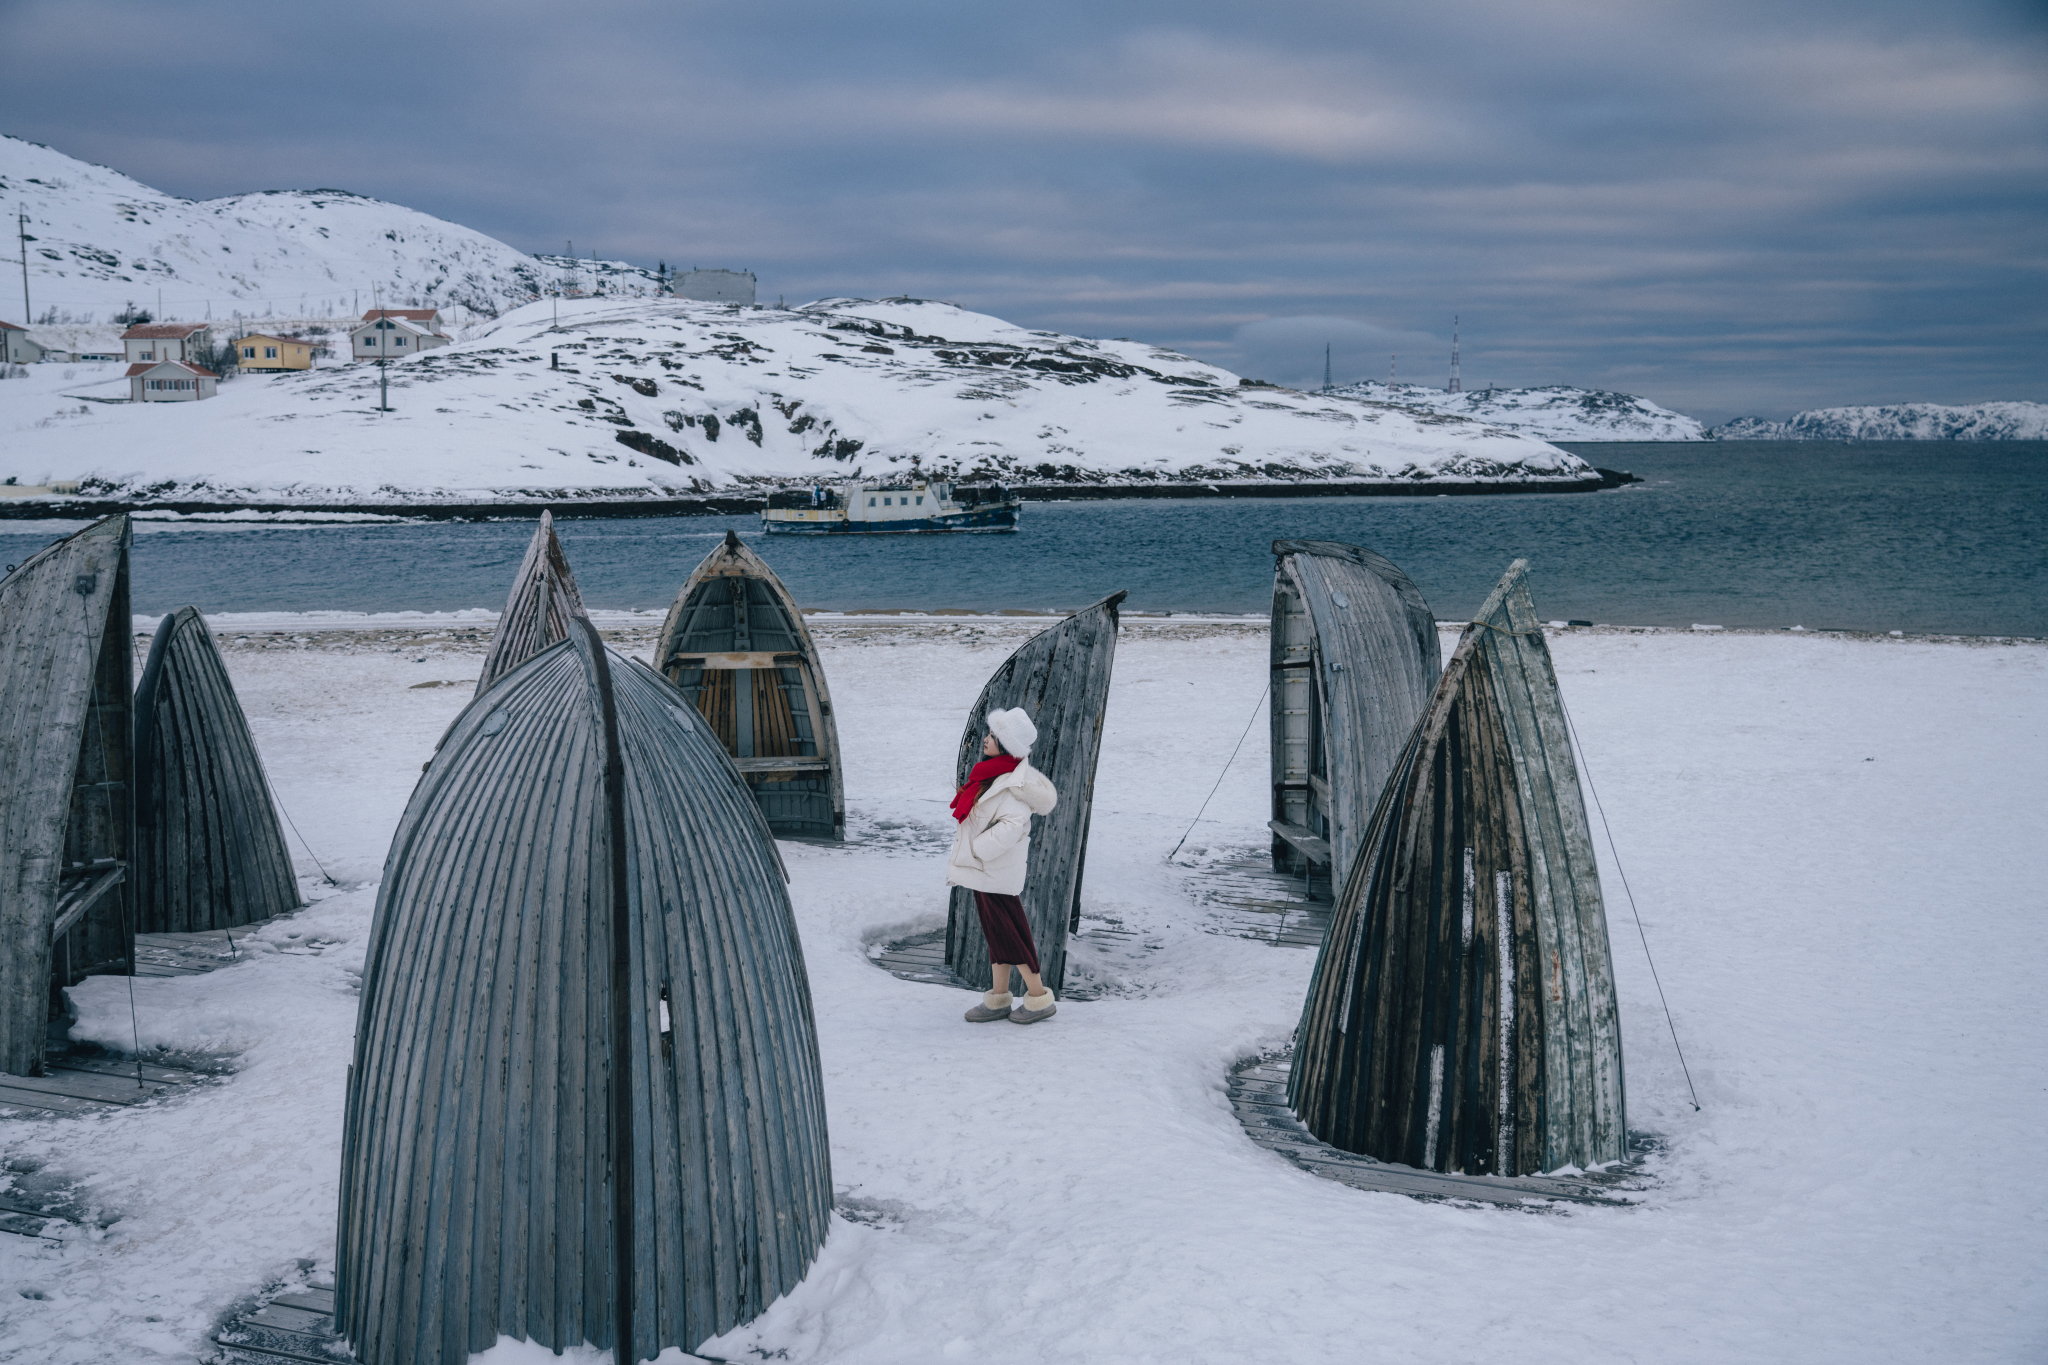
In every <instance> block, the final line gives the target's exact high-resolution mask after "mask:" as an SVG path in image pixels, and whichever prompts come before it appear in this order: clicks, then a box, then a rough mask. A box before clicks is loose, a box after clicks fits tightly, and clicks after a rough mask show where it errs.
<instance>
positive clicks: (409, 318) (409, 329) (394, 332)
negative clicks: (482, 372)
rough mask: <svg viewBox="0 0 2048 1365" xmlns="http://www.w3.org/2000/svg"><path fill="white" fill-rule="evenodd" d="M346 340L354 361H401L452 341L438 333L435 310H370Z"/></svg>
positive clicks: (439, 324)
mask: <svg viewBox="0 0 2048 1365" xmlns="http://www.w3.org/2000/svg"><path fill="white" fill-rule="evenodd" d="M348 339H349V350H350V353H351V354H352V355H354V357H355V358H356V359H357V360H377V359H380V358H382V359H385V360H403V359H404V358H405V357H406V356H409V355H418V354H419V353H420V352H421V351H431V350H433V349H434V348H435V347H436V346H446V345H447V344H448V343H449V342H451V341H453V340H454V338H453V337H451V336H449V335H448V334H447V333H446V332H444V331H442V330H441V310H440V309H438V308H372V309H371V310H370V311H369V312H367V313H365V314H363V320H362V321H361V322H360V323H358V324H357V325H356V326H355V327H353V328H351V329H350V331H349V334H348Z"/></svg>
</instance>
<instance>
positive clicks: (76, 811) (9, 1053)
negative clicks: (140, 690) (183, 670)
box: [0, 516, 135, 1076]
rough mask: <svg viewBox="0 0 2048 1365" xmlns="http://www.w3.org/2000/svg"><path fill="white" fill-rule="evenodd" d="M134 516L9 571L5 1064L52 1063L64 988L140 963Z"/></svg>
mask: <svg viewBox="0 0 2048 1365" xmlns="http://www.w3.org/2000/svg"><path fill="white" fill-rule="evenodd" d="M128 546H129V530H128V518H127V517H125V516H114V517H108V518H106V519H105V520H103V521H99V522H95V523H94V524H93V525H91V526H88V527H87V528H85V529H84V530H82V531H79V532H77V533H76V534H75V535H71V536H67V537H65V538H64V539H63V540H60V541H58V542H57V543H55V544H54V545H51V546H49V547H48V548H46V549H44V550H41V551H39V552H38V553H36V554H35V555H33V556H32V557H30V558H29V559H28V560H27V561H26V562H25V563H23V564H22V565H21V566H20V567H19V568H17V569H15V570H14V571H13V572H12V573H10V574H8V575H7V576H6V578H5V579H0V641H4V646H5V647H4V648H0V850H4V852H5V856H4V857H0V1071H6V1072H8V1073H9V1074H12V1075H16V1076H32V1075H37V1074H39V1073H40V1072H41V1070H42V1065H43V1049H44V1046H45V1044H46V1042H47V1039H48V1036H49V1031H48V1025H49V1021H50V1020H51V1019H53V1018H58V1017H61V1015H62V1014H63V1009H64V1002H63V997H62V992H63V990H64V988H65V987H68V986H74V985H76V984H78V982H80V981H82V980H84V979H85V978H86V977H87V976H88V975H94V974H98V973H106V972H118V973H122V974H126V973H129V972H132V971H133V970H134V959H135V912H134V901H133V884H132V882H131V880H130V877H129V872H130V865H131V862H132V859H133V850H134V846H135V824H134V809H135V808H134V801H133V798H132V795H131V792H130V783H131V781H132V780H133V772H134V757H135V751H134V743H135V737H134V721H133V697H132V695H131V693H130V687H131V685H132V681H133V678H134V647H133V639H132V633H131V632H132V621H133V618H132V617H131V615H130V613H129V605H128Z"/></svg>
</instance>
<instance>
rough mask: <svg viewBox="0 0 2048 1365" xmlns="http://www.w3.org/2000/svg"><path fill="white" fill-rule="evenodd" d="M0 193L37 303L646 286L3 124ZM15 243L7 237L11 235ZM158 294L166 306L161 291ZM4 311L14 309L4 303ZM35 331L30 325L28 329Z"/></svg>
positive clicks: (308, 309)
mask: <svg viewBox="0 0 2048 1365" xmlns="http://www.w3.org/2000/svg"><path fill="white" fill-rule="evenodd" d="M0 194H4V195H5V197H6V200H7V207H8V210H9V213H10V220H9V224H8V226H9V236H10V238H11V237H12V235H13V234H12V228H13V222H12V218H11V214H12V213H13V212H14V211H15V210H20V211H22V212H25V213H27V214H28V217H29V226H28V233H29V237H30V243H29V268H30V271H31V276H30V283H31V286H32V288H31V291H30V303H31V306H33V307H34V309H35V311H36V314H37V316H38V317H40V316H43V315H44V314H45V313H46V312H49V311H54V312H55V313H56V314H57V320H58V321H60V322H62V321H71V322H86V323H101V324H105V323H108V322H111V321H112V319H113V315H114V314H115V313H116V312H117V311H120V310H122V309H124V308H127V307H129V306H131V305H132V306H133V307H135V308H139V309H143V310H146V311H148V312H151V313H154V314H158V316H159V320H161V321H172V320H182V321H190V322H197V321H200V320H202V319H205V318H213V319H218V320H221V321H225V320H227V319H228V318H230V317H231V316H235V315H243V316H264V317H276V316H282V315H287V314H292V315H300V316H318V317H346V316H359V315H360V314H361V312H362V310H363V309H366V308H369V307H370V306H371V305H372V302H373V299H377V298H381V300H382V302H383V303H384V304H385V305H386V306H387V307H435V306H438V307H441V308H450V307H456V308H461V309H467V310H475V311H477V312H482V313H497V312H499V311H500V310H501V309H503V308H506V307H508V306H510V305H512V304H515V303H521V302H524V301H525V300H527V299H529V298H532V297H534V296H535V295H536V294H539V293H541V292H544V291H545V290H547V289H552V288H554V287H556V286H557V285H569V286H570V287H575V288H581V289H586V290H588V289H595V288H598V287H599V286H600V285H601V286H602V287H604V288H605V289H607V290H609V291H611V292H615V293H616V292H621V291H627V292H630V291H633V290H641V291H651V290H652V288H653V287H654V283H655V281H654V279H653V274H652V272H650V271H646V270H642V269H639V268H638V267H635V266H631V265H627V264H626V263H625V262H623V261H601V262H590V261H582V262H576V263H574V264H572V263H570V262H568V261H565V260H563V259H562V258H559V257H537V256H529V255H528V254H526V253H525V252H523V251H520V250H518V249H517V248H515V247H511V246H508V245H506V244H505V243H504V242H501V241H499V240H498V239H497V238H495V237H489V236H486V235H485V234H483V233H481V232H477V231H475V230H474V229H472V228H466V227H463V226H462V225H460V224H459V223H450V222H447V221H446V220H444V219H440V218H435V217H433V216H432V215H431V214H425V213H421V212H420V211H418V210H417V209H409V208H406V207H404V206H403V205H399V204H387V203H385V202H384V201H383V200H381V199H371V198H368V197H366V196H364V195H360V194H351V193H349V192H348V191H347V190H326V189H316V190H265V191H261V192H258V193H255V194H238V195H233V196H230V197H228V198H226V199H207V200H201V201H197V202H195V201H193V200H189V199H179V198H176V197H175V196H173V195H168V194H165V193H164V192H163V191H161V190H155V189H151V188H150V187H149V186H147V185H145V184H143V183H142V182H141V181H139V180H135V179H133V178H131V177H129V176H125V175H123V174H121V173H120V172H119V171H115V170H110V169H109V168H107V167H105V166H96V165H94V164H92V163H91V162H89V161H80V160H78V159H77V158H76V157H70V156H66V155H64V153H62V152H60V151H57V150H56V149H55V148H52V147H45V146H43V145H41V144H39V143H34V142H28V141H24V140H23V139H21V138H18V137H8V136H5V135H0ZM10 249H11V247H10ZM160 298H161V300H162V305H161V312H160V313H159V303H158V300H159V299H160ZM0 317H5V318H7V319H9V320H10V321H14V322H19V323H23V324H28V323H32V322H33V321H34V319H32V318H20V317H16V316H15V308H14V303H13V302H10V303H8V304H7V305H5V306H0ZM31 330H32V331H33V329H31Z"/></svg>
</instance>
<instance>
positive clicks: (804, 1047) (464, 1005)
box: [336, 619, 832, 1365]
mask: <svg viewBox="0 0 2048 1365" xmlns="http://www.w3.org/2000/svg"><path fill="white" fill-rule="evenodd" d="M341 1181H342V1184H341V1211H340V1226H339V1230H338V1246H337V1252H336V1293H337V1298H336V1315H337V1321H338V1324H339V1326H340V1328H341V1330H342V1332H343V1334H344V1335H345V1336H346V1337H347V1338H348V1341H349V1342H350V1344H351V1345H352V1346H353V1347H354V1349H355V1352H356V1355H357V1358H358V1359H359V1360H361V1361H363V1362H365V1363H366V1365H401V1362H403V1363H404V1365H460V1362H463V1361H466V1360H467V1359H468V1357H469V1355H470V1353H472V1352H476V1351H482V1350H484V1349H486V1348H487V1347H490V1346H491V1345H493V1344H494V1343H495V1342H496V1341H497V1340H498V1338H499V1337H500V1336H510V1337H515V1338H521V1339H525V1340H529V1341H533V1342H537V1343H540V1344H542V1345H544V1346H547V1347H550V1348H551V1349H553V1350H555V1351H557V1352H560V1351H562V1350H564V1349H566V1348H569V1347H573V1346H576V1345H579V1344H581V1343H583V1342H586V1341H587V1342H590V1343H592V1344H594V1345H596V1346H599V1347H602V1348H607V1349H613V1350H614V1351H615V1354H616V1357H617V1358H618V1359H621V1360H633V1361H640V1360H647V1359H650V1358H652V1357H654V1356H655V1355H657V1354H659V1353H660V1352H661V1351H662V1350H663V1349H665V1348H668V1347H678V1348H681V1349H682V1350H684V1351H687V1350H689V1349H690V1348H692V1347H694V1346H696V1345H697V1344H698V1343H700V1342H702V1341H703V1340H704V1339H705V1338H706V1337H709V1336H712V1335H714V1334H716V1333H720V1332H724V1331H728V1330H730V1329H731V1328H733V1327H735V1326H737V1325H739V1324H740V1323H743V1322H746V1321H748V1320H749V1319H751V1318H753V1317H755V1316H757V1315H758V1314H760V1313H761V1312H762V1311H763V1310H764V1309H766V1308H767V1307H768V1305H769V1303H770V1302H772V1301H773V1300H774V1299H775V1298H776V1297H777V1296H778V1295H781V1294H782V1293H784V1292H786V1291H787V1290H789V1289H790V1288H791V1287H792V1286H793V1285H795V1284H796V1283H797V1281H798V1280H800V1279H801V1278H802V1277H803V1275H804V1273H805V1270H806V1268H807V1267H808V1266H809V1265H810V1264H811V1261H812V1259H813V1258H814V1257H815V1256H816V1254H817V1251H818V1248H819V1246H820V1244H821V1243H822V1242H823V1241H824V1238H825V1235H826V1231H827V1224H828V1220H829V1218H830V1216H831V1211H832V1179H831V1166H830V1154H829V1150H828V1146H827V1142H826V1132H825V1113H824V1092H823V1086H822V1082H821V1077H820V1071H819V1065H818V1049H817V1035H816V1029H815V1026H814V1023H813V1020H812V1014H811V997H810V989H809V984H808V981H807V979H806V976H805V971H804V960H803V950H802V947H801V945H800V943H799V941H798V938H797V930H796V922H795V920H794V918H793V916H792V914H791V912H790V904H789V897H788V894H787V892H786V890H785V889H784V874H783V870H782V865H781V862H780V860H779V856H778V854H777V852H776V847H775V842H774V839H773V837H772V836H771V835H770V833H769V831H768V828H767V826H766V824H765V823H764V822H763V820H762V817H761V813H760V810H759V808H758V807H757V806H756V805H755V803H754V801H753V799H752V797H751V795H750V794H749V792H748V791H747V788H746V786H745V784H744V783H743V782H742V781H741V780H740V777H739V774H738V773H737V772H735V771H734V769H733V765H732V760H731V759H730V758H729V757H728V756H727V755H726V753H725V751H724V750H723V748H722V747H721V746H720V744H719V742H718V738H717V736H716V735H714V734H713V733H712V732H711V729H710V727H709V726H707V725H706V724H705V722H704V720H703V718H702V717H700V716H699V715H698V714H697V712H696V710H695V709H694V708H693V707H691V706H690V705H689V703H687V702H686V701H684V700H683V698H682V697H681V696H679V695H678V694H677V692H676V690H675V689H674V688H673V687H671V686H670V685H669V684H668V683H666V682H665V681H663V680H662V679H661V678H660V677H659V676H657V675H656V674H655V673H654V672H653V671H652V670H650V669H648V668H647V667H646V666H645V665H642V664H639V663H635V662H632V661H630V660H627V659H625V658H623V657H622V656H619V655H617V654H614V653H611V652H610V651H608V650H607V649H606V648H605V647H604V645H603V644H602V642H601V641H600V640H599V638H598V635H597V631H596V630H595V629H594V628H593V627H592V626H591V625H590V623H589V621H588V620H586V619H579V620H578V621H577V622H576V623H575V626H574V628H573V629H572V631H571V634H570V636H569V639H568V640H567V641H566V642H564V643H563V644H561V645H558V646H556V647H555V648H553V649H551V650H548V651H546V652H544V653H542V654H540V655H538V656H536V657H535V658H533V659H531V660H529V661H528V662H527V663H526V664H524V665H522V666H521V667H520V668H518V669H516V670H514V671H513V672H512V673H510V674H508V675H506V676H505V677H504V678H503V679H502V680H501V681H500V682H499V684H498V685H497V686H496V687H494V688H492V689H491V690H490V691H489V692H487V693H485V694H484V695H483V696H481V697H479V698H477V699H476V700H475V701H473V702H471V703H470V706H469V708H468V710H466V711H465V712H463V714H462V715H461V716H460V717H459V718H458V719H457V720H456V722H455V724H454V726H452V727H451V728H450V730H449V732H448V735H447V736H446V738H445V739H444V740H443V741H442V744H441V747H440V749H439V750H438V751H437V752H436V754H435V756H434V758H433V761H432V762H431V763H430V764H429V766H428V769H427V772H426V775H425V776H424V777H423V778H422V779H421V781H420V784H419V786H418V788H417V789H415V791H414V792H413V796H412V800H411V802H410V803H409V804H408V806H407V808H406V812H405V816H404V819H403V820H402V821H401V822H400V825H399V828H398V833H397V835H396V837H395V839H394V841H393V843H392V848H391V853H390V856H389V858H388V860H387V862H386V864H385V874H384V882H383V885H382V887H381V888H380V889H379V892H378V899H377V910H376V918H375V921H374V924H373V927H372V930H371V939H370V946H369V951H368V958H367V961H366V963H365V966H364V972H363V998H362V1007H361V1012H360V1015H359V1019H358V1023H357V1029H356V1051H355V1064H354V1067H353V1069H352V1070H351V1072H350V1077H349V1089H348V1108H347V1118H346V1121H345V1128H344V1132H343V1146H342V1173H341ZM621 1342H623V1343H625V1344H626V1346H627V1348H628V1349H618V1347H619V1344H620V1343H621Z"/></svg>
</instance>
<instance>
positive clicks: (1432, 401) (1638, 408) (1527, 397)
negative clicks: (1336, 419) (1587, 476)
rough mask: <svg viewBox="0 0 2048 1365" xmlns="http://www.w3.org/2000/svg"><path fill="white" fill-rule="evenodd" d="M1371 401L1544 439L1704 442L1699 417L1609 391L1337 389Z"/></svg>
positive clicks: (1564, 387) (1561, 387)
mask: <svg viewBox="0 0 2048 1365" xmlns="http://www.w3.org/2000/svg"><path fill="white" fill-rule="evenodd" d="M1335 392H1337V393H1339V394H1343V395H1345V396H1346V397H1350V398H1358V399H1363V400H1365V401H1366V402H1371V403H1393V404H1397V405H1399V406H1401V407H1406V408H1419V409H1422V410H1424V411H1428V412H1436V413H1442V414H1443V415H1444V416H1446V417H1466V418H1470V419H1472V420H1473V421H1478V422H1485V423H1488V424H1489V425H1492V426H1498V427H1506V428H1508V429H1510V430H1512V431H1519V432H1522V433H1524V434H1525V435H1529V436H1534V437H1536V438H1537V439H1538V440H1543V441H1700V440H1704V439H1706V430H1705V428H1703V427H1702V426H1701V425H1700V423H1699V419H1698V418H1694V417H1687V416H1686V415H1685V414H1684V413H1680V412H1673V411H1672V410H1671V409H1669V408H1662V407H1658V406H1657V405H1656V404H1655V403H1652V402H1651V401H1650V400H1649V399H1647V398H1638V397H1637V396H1636V395H1635V394H1632V393H1613V392H1610V391H1608V390H1605V389H1578V388H1573V387H1572V386H1571V385H1569V384H1550V385H1545V386H1543V387H1540V388H1533V389H1466V390H1464V391H1462V392H1460V393H1451V392H1449V391H1448V390H1445V389H1433V388H1430V387H1429V386H1428V385H1426V384H1379V383H1374V382H1372V381H1371V380H1366V381H1363V382H1361V383H1357V384H1347V385H1345V386H1344V387H1343V388H1340V389H1337V390H1335Z"/></svg>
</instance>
